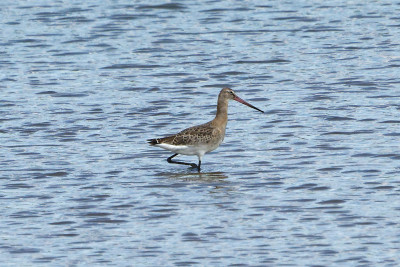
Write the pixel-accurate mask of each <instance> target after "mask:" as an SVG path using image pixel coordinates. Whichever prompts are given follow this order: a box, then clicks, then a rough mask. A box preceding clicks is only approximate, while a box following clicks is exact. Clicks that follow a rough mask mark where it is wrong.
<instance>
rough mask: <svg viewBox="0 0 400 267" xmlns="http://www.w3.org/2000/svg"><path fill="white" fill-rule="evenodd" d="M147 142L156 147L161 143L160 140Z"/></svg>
mask: <svg viewBox="0 0 400 267" xmlns="http://www.w3.org/2000/svg"><path fill="white" fill-rule="evenodd" d="M147 142H148V143H149V144H150V145H152V146H154V145H157V144H159V143H160V139H148V140H147Z"/></svg>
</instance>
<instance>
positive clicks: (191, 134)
mask: <svg viewBox="0 0 400 267" xmlns="http://www.w3.org/2000/svg"><path fill="white" fill-rule="evenodd" d="M231 99H233V100H236V101H238V102H240V103H242V104H245V105H247V106H249V107H251V108H254V109H256V110H258V111H261V112H263V111H262V110H260V109H258V108H256V107H254V106H252V105H250V104H249V103H247V102H246V101H244V100H243V99H241V98H239V97H238V96H237V95H236V94H235V92H234V91H233V90H232V89H230V88H224V89H222V90H221V92H220V93H219V95H218V104H217V113H216V115H215V118H214V119H213V120H212V121H210V122H207V123H205V124H201V125H198V126H193V127H190V128H187V129H185V130H183V131H181V132H179V133H177V134H175V135H171V136H167V137H164V138H156V139H149V140H147V141H148V142H149V144H151V145H155V146H159V147H161V148H164V149H167V150H170V151H172V152H174V153H175V154H174V155H172V156H171V157H169V158H168V162H169V163H178V164H185V165H190V166H192V167H197V169H198V170H199V171H200V165H201V159H202V157H203V155H204V154H205V153H207V152H210V151H213V150H214V149H216V148H217V147H218V146H219V145H220V144H221V143H222V141H223V140H224V137H225V129H226V124H227V122H228V101H229V100H231ZM178 154H183V155H197V156H198V158H199V164H198V165H196V164H194V163H185V162H179V161H172V158H173V157H175V156H177V155H178Z"/></svg>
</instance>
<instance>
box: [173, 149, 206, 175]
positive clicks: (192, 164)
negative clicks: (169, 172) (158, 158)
mask: <svg viewBox="0 0 400 267" xmlns="http://www.w3.org/2000/svg"><path fill="white" fill-rule="evenodd" d="M177 155H178V153H177V154H173V155H172V156H171V157H169V158H167V161H168V163H175V164H182V165H189V166H192V167H193V168H197V169H198V170H199V171H200V167H199V166H197V165H196V164H195V163H186V162H182V161H173V160H172V158H174V157H176V156H177Z"/></svg>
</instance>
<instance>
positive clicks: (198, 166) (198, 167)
mask: <svg viewBox="0 0 400 267" xmlns="http://www.w3.org/2000/svg"><path fill="white" fill-rule="evenodd" d="M200 166H201V160H199V164H198V165H197V171H198V172H200Z"/></svg>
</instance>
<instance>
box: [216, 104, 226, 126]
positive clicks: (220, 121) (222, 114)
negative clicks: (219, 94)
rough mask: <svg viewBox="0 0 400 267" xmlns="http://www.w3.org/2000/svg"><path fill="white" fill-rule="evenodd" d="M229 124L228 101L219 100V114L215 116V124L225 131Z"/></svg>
mask: <svg viewBox="0 0 400 267" xmlns="http://www.w3.org/2000/svg"><path fill="white" fill-rule="evenodd" d="M227 122H228V99H221V98H218V105H217V114H216V115H215V119H214V123H215V124H216V125H217V126H219V127H222V128H223V129H225V127H226V124H227Z"/></svg>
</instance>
